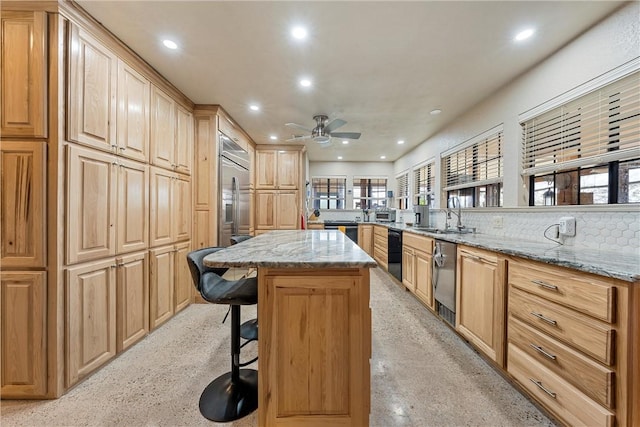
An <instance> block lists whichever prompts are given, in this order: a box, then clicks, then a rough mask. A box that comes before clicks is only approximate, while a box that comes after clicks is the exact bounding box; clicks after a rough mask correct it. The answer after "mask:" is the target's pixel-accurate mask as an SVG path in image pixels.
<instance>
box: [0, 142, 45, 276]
mask: <svg viewBox="0 0 640 427" xmlns="http://www.w3.org/2000/svg"><path fill="white" fill-rule="evenodd" d="M45 148H46V145H45V144H44V143H42V142H26V141H21V142H14V141H2V149H1V150H0V156H1V159H0V183H1V185H2V190H1V191H0V197H1V200H2V206H1V207H0V222H1V228H0V235H2V243H1V245H2V246H1V249H2V251H1V254H2V256H1V258H0V264H1V265H2V266H3V267H44V266H45V262H46V261H45V258H46V257H45V248H46V240H45V237H46V235H45V222H46V221H45V218H46V214H45V207H46V198H45V188H46V169H45V159H46V151H45Z"/></svg>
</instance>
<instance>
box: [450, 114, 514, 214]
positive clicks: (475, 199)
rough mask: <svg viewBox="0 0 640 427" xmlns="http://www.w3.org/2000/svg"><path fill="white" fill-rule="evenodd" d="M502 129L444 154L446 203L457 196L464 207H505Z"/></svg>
mask: <svg viewBox="0 0 640 427" xmlns="http://www.w3.org/2000/svg"><path fill="white" fill-rule="evenodd" d="M502 140H503V135H502V126H499V127H496V128H493V129H491V130H489V131H487V132H485V133H483V134H482V135H480V136H478V137H476V138H473V139H471V140H469V141H468V142H466V143H464V144H462V146H463V147H462V148H459V149H457V150H456V151H454V152H450V153H449V154H447V153H443V167H444V171H445V188H444V191H446V192H447V199H449V198H451V197H453V196H456V197H458V199H459V200H460V203H461V206H462V207H466V208H470V207H488V206H502V172H503V166H504V164H503V160H502V146H503V141H502Z"/></svg>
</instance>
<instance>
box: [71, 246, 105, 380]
mask: <svg viewBox="0 0 640 427" xmlns="http://www.w3.org/2000/svg"><path fill="white" fill-rule="evenodd" d="M65 278H66V283H65V305H66V310H65V337H66V338H65V343H66V351H65V368H66V386H67V387H71V386H72V385H74V384H76V383H77V382H78V381H80V380H81V379H82V378H84V377H85V376H87V375H88V374H90V373H91V372H93V371H94V370H95V369H97V368H99V367H100V366H102V365H103V364H104V363H106V362H107V361H109V360H110V359H111V358H113V357H114V356H115V354H116V264H115V259H114V258H109V259H106V260H101V261H92V262H90V263H86V264H82V265H79V266H76V267H73V268H69V269H68V270H67V271H66V276H65Z"/></svg>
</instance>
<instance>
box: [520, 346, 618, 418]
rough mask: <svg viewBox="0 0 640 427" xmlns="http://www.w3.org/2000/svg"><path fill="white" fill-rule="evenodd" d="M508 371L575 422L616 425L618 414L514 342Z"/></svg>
mask: <svg viewBox="0 0 640 427" xmlns="http://www.w3.org/2000/svg"><path fill="white" fill-rule="evenodd" d="M508 354H509V356H508V362H507V371H508V372H509V373H510V374H511V375H512V376H513V377H514V378H515V379H516V380H517V381H518V382H519V383H520V384H521V385H522V386H523V387H524V388H525V389H526V390H527V391H528V392H529V393H531V394H532V395H533V396H534V397H535V398H536V399H537V400H539V401H540V402H541V403H542V404H543V405H544V406H546V407H548V408H549V409H551V410H552V411H553V412H554V413H555V414H556V415H557V416H559V417H560V418H562V419H563V420H564V421H565V422H566V424H567V425H572V426H578V425H583V426H594V427H595V426H607V427H610V426H613V423H614V421H615V415H614V414H613V413H611V412H610V411H608V410H607V409H605V408H603V407H602V406H600V405H599V404H597V403H596V402H594V401H593V400H591V399H590V398H589V397H588V396H586V395H585V394H583V393H581V392H580V390H578V389H577V388H575V387H573V386H572V385H571V384H569V383H568V382H566V381H565V380H563V379H562V378H560V377H559V376H558V375H555V374H554V373H553V372H552V371H551V370H549V369H547V368H546V367H544V366H543V365H542V364H540V363H538V362H537V361H536V360H535V359H533V358H531V357H530V356H529V355H527V354H526V353H525V352H523V351H522V350H520V349H519V348H518V347H516V346H515V345H513V344H511V343H510V344H509V348H508Z"/></svg>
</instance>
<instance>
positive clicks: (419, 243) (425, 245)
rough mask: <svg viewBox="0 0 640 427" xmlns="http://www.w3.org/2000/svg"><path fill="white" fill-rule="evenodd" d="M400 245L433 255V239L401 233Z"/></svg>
mask: <svg viewBox="0 0 640 427" xmlns="http://www.w3.org/2000/svg"><path fill="white" fill-rule="evenodd" d="M402 244H403V245H405V246H409V247H412V248H415V249H419V250H421V251H423V252H426V253H428V254H429V255H431V254H433V239H430V238H428V237H424V236H418V235H417V234H412V233H402Z"/></svg>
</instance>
